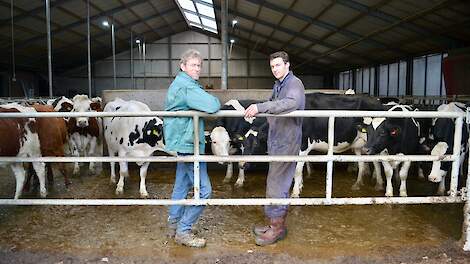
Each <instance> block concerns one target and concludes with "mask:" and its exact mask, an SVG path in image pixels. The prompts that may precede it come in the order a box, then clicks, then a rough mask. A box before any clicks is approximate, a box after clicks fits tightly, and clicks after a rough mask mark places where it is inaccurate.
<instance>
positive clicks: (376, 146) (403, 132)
mask: <svg viewBox="0 0 470 264" xmlns="http://www.w3.org/2000/svg"><path fill="white" fill-rule="evenodd" d="M411 110H412V109H411V108H410V107H409V106H404V105H395V106H393V107H392V108H390V109H389V110H388V111H404V112H409V111H411ZM419 135H420V134H419V124H418V122H417V121H415V120H414V119H413V118H373V119H371V122H370V126H368V130H367V143H366V145H365V147H364V150H365V151H366V153H367V154H369V155H374V154H381V155H387V154H390V155H411V154H417V153H418V152H419ZM400 163H401V162H398V161H392V162H390V161H383V162H382V165H383V167H384V173H385V177H386V180H387V184H386V191H385V196H387V197H391V196H393V185H392V176H393V174H394V170H395V171H397V170H398V168H399V166H400ZM410 165H411V161H405V162H403V164H402V166H401V168H400V171H399V176H400V180H401V181H400V196H402V197H403V196H407V190H406V179H407V177H408V170H409V168H410ZM380 177H381V176H380Z"/></svg>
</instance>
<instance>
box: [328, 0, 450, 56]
mask: <svg viewBox="0 0 470 264" xmlns="http://www.w3.org/2000/svg"><path fill="white" fill-rule="evenodd" d="M443 2H444V3H447V2H450V1H443ZM452 2H458V1H452ZM336 3H338V4H341V5H344V6H347V7H349V8H351V9H354V10H357V11H359V12H364V13H367V14H368V15H370V16H372V17H375V18H378V19H380V20H382V21H385V22H388V23H391V24H394V23H397V22H400V21H401V23H400V25H401V26H402V27H403V28H406V29H408V30H410V31H413V32H415V33H417V34H420V35H433V38H434V39H435V40H437V41H438V42H439V43H442V44H444V46H446V47H453V46H455V44H456V43H459V41H458V40H456V39H452V38H449V37H446V36H439V35H436V34H435V33H434V32H432V31H431V30H428V29H426V28H424V27H421V26H418V25H416V24H414V23H412V22H409V21H403V20H402V19H401V18H399V17H396V16H393V15H390V14H388V13H385V12H382V11H380V10H376V9H371V8H369V7H368V6H366V5H364V4H361V3H359V2H356V1H354V0H337V1H336Z"/></svg>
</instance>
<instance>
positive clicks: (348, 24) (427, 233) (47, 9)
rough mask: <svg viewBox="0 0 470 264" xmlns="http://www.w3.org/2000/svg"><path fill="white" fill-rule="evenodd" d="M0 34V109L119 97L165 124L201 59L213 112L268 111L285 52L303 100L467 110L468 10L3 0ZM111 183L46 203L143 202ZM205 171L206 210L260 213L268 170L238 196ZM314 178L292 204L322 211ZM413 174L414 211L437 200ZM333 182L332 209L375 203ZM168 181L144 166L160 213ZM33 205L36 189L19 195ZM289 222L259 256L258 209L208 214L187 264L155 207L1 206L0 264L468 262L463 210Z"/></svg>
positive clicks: (287, 1)
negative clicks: (258, 201)
mask: <svg viewBox="0 0 470 264" xmlns="http://www.w3.org/2000/svg"><path fill="white" fill-rule="evenodd" d="M0 20H1V23H0V47H2V48H1V52H0V103H1V104H4V103H9V102H24V101H31V102H36V101H39V102H44V101H46V100H47V99H54V98H57V97H59V96H66V97H68V98H72V97H74V96H75V95H77V94H85V95H88V96H89V97H90V98H92V97H97V96H99V97H101V98H103V103H104V104H105V103H106V102H109V101H112V100H113V99H114V98H116V97H120V98H123V99H126V100H131V99H132V100H138V101H141V102H144V103H146V104H147V105H148V106H149V107H150V109H152V110H155V111H157V110H162V109H163V103H164V99H165V95H166V93H167V90H168V87H169V85H170V84H171V82H172V81H173V80H174V78H175V76H176V75H177V74H178V72H179V71H180V64H179V63H180V56H181V54H182V53H183V52H184V51H185V50H187V49H190V48H192V49H196V50H198V51H199V52H201V54H202V57H203V64H202V71H201V76H200V79H199V82H200V83H201V85H202V86H203V87H204V89H205V90H206V91H208V92H209V93H211V94H213V95H215V96H217V97H218V98H219V99H220V100H221V102H222V103H224V102H226V101H228V100H229V99H232V98H237V99H257V100H264V99H268V98H269V96H270V94H271V89H272V87H273V83H274V81H275V78H274V77H273V75H272V72H271V70H270V66H269V55H270V54H271V53H273V52H276V51H280V50H283V51H286V52H287V53H288V54H289V57H290V65H291V70H292V71H293V72H294V74H295V75H296V76H298V77H299V78H300V79H301V80H302V82H303V84H304V86H305V89H306V92H307V93H316V92H324V93H336V94H343V93H344V92H345V91H346V90H348V89H352V90H353V91H354V92H355V93H356V94H363V95H366V96H371V97H377V98H392V97H393V98H397V99H399V100H400V102H402V103H406V104H416V105H425V106H430V107H431V108H433V109H435V107H437V106H438V105H439V104H441V103H448V102H455V101H456V102H462V103H464V104H466V105H467V106H468V103H469V102H470V88H469V87H470V30H469V29H470V1H466V0H432V1H413V0H316V1H307V0H277V1H274V0H231V1H230V0H100V1H93V0H0ZM209 127H210V126H209ZM467 162H468V160H466V161H465V163H467ZM108 169H109V167H108V166H107V165H106V166H104V170H103V172H102V174H101V175H99V176H90V175H88V174H87V173H86V172H85V173H82V174H81V175H80V176H79V177H71V181H72V185H71V187H66V186H65V185H64V183H63V181H62V178H61V177H59V178H58V179H56V180H55V181H54V183H53V185H52V186H49V188H51V190H50V192H49V197H50V198H63V199H114V198H125V199H138V198H139V192H138V178H139V177H138V173H139V172H138V167H137V166H135V167H134V166H133V167H131V177H130V179H129V183H128V186H127V187H126V190H125V194H124V196H123V197H118V196H116V195H115V193H114V186H113V185H111V184H110V183H109V171H108ZM210 170H211V172H212V174H211V177H212V182H213V187H214V197H215V198H262V197H264V194H265V193H264V191H265V181H266V173H267V166H266V164H264V165H263V164H259V166H256V168H255V169H254V170H253V171H252V172H247V179H246V182H245V186H244V187H243V188H236V187H234V185H233V182H232V183H231V184H226V183H224V182H223V178H224V176H225V167H223V166H222V165H219V164H216V163H213V164H210ZM313 170H314V173H313V175H312V177H311V178H308V179H305V182H304V186H305V187H304V193H303V194H302V197H324V195H325V184H326V183H325V173H326V166H325V163H316V164H314V165H313ZM411 171H412V175H411V176H410V183H409V184H410V186H409V196H420V197H422V196H426V195H429V193H434V192H435V190H436V188H437V186H436V185H435V184H431V183H429V182H422V181H421V180H419V179H418V178H417V177H416V174H417V168H415V167H414V166H413V167H412V170H411ZM334 172H335V177H334V180H333V195H334V196H335V197H341V198H348V197H362V196H366V197H382V196H383V195H384V194H383V192H377V191H376V190H374V187H373V182H372V181H369V182H367V184H366V186H365V187H364V188H363V189H361V191H352V190H351V188H350V187H351V185H352V184H353V183H354V181H355V175H354V173H351V172H350V171H349V170H348V169H347V166H344V164H339V166H337V167H336V164H335V169H334ZM250 174H251V175H250ZM0 175H1V176H0V177H2V178H3V179H4V183H3V184H2V185H1V187H0V197H2V198H3V199H8V198H12V197H13V194H14V186H15V178H14V177H13V176H12V173H11V172H10V171H9V170H8V169H3V170H2V172H0ZM212 175H213V176H212ZM173 177H174V164H172V163H153V164H152V165H151V166H150V169H149V176H148V189H149V193H150V196H149V199H168V198H169V197H170V195H171V188H172V184H173V181H174V178H173ZM234 178H235V177H234ZM233 181H234V180H233ZM395 195H398V194H397V193H395ZM37 197H38V193H37V190H35V189H33V190H32V191H31V193H26V194H24V198H37ZM291 211H292V213H291V215H292V217H291V218H290V219H289V224H290V226H292V230H289V232H291V233H290V234H291V235H290V237H288V238H287V239H286V240H285V241H282V242H281V243H279V244H278V245H276V246H273V247H268V248H259V247H256V246H254V243H253V239H252V237H251V236H252V235H251V224H252V222H254V221H262V219H263V213H262V209H261V208H260V207H255V206H211V207H208V210H207V212H206V213H205V215H203V217H202V218H201V221H200V223H198V226H197V232H199V234H201V235H202V236H205V237H207V238H208V246H207V248H206V249H204V250H202V251H194V250H190V249H185V248H181V247H180V246H178V245H176V244H174V243H173V242H172V241H170V240H169V239H166V238H165V237H164V234H165V227H166V225H165V217H166V214H167V207H165V206H148V207H147V206H140V207H132V206H120V207H119V206H116V207H115V206H110V207H104V206H89V207H85V206H76V207H75V206H24V207H22V206H8V205H0V221H1V222H2V223H3V224H2V226H1V227H0V234H1V237H2V238H1V239H0V263H2V262H3V263H15V262H25V263H61V262H62V263H69V262H70V263H75V262H74V261H76V262H77V263H101V262H111V263H189V262H191V263H276V262H292V263H443V262H450V261H453V262H456V263H466V261H468V257H469V255H468V253H467V252H463V251H462V250H461V248H462V246H461V244H462V240H461V239H462V229H463V228H464V225H463V224H462V222H463V218H464V214H463V204H462V203H457V204H426V205H372V206H370V205H360V206H359V205H346V206H327V207H317V206H306V207H302V206H292V208H291ZM120 218H125V219H120ZM117 222H118V223H117ZM85 223H87V224H85ZM90 234H95V235H93V236H91V235H90ZM123 237H124V238H125V239H122V238H123ZM126 239H127V240H126ZM296 241H297V242H296ZM384 252H386V253H384ZM67 261H69V262H67Z"/></svg>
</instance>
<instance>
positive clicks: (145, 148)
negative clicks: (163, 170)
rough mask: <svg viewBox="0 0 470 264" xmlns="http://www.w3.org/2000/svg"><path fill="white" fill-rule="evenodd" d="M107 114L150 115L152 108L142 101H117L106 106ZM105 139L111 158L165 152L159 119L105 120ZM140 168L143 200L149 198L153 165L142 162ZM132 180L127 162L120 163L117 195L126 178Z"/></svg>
mask: <svg viewBox="0 0 470 264" xmlns="http://www.w3.org/2000/svg"><path fill="white" fill-rule="evenodd" d="M104 111H105V112H150V108H149V107H148V106H147V105H146V104H144V103H141V102H138V101H124V100H122V99H120V98H117V99H116V100H114V101H111V102H109V103H107V104H106V106H105V108H104ZM103 124H104V136H105V139H106V144H107V146H108V153H109V156H110V157H114V156H116V155H117V156H118V157H149V156H152V154H153V153H154V152H155V151H157V150H161V151H164V148H165V146H164V144H163V121H162V120H161V119H160V118H158V117H105V118H103ZM137 165H139V166H140V196H141V197H147V196H148V192H147V189H146V187H145V178H146V176H147V169H148V166H149V162H138V163H137ZM128 176H129V170H128V167H127V162H125V161H122V162H119V182H118V184H117V187H116V194H118V195H119V194H122V193H123V190H124V177H128ZM111 182H112V183H115V182H116V173H115V168H114V162H111Z"/></svg>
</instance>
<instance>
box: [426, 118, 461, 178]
mask: <svg viewBox="0 0 470 264" xmlns="http://www.w3.org/2000/svg"><path fill="white" fill-rule="evenodd" d="M425 143H427V145H426V146H427V148H429V149H431V155H437V156H442V155H445V154H450V153H451V151H452V149H453V147H454V144H453V143H454V123H453V121H452V120H451V119H448V118H438V119H435V120H433V126H432V128H431V133H430V136H429V140H428V141H425ZM450 166H451V163H450V162H448V161H446V162H441V161H439V160H437V161H433V162H432V168H431V172H430V173H429V176H428V180H429V181H431V182H440V181H441V180H442V177H445V176H446V174H447V171H449V169H450Z"/></svg>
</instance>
